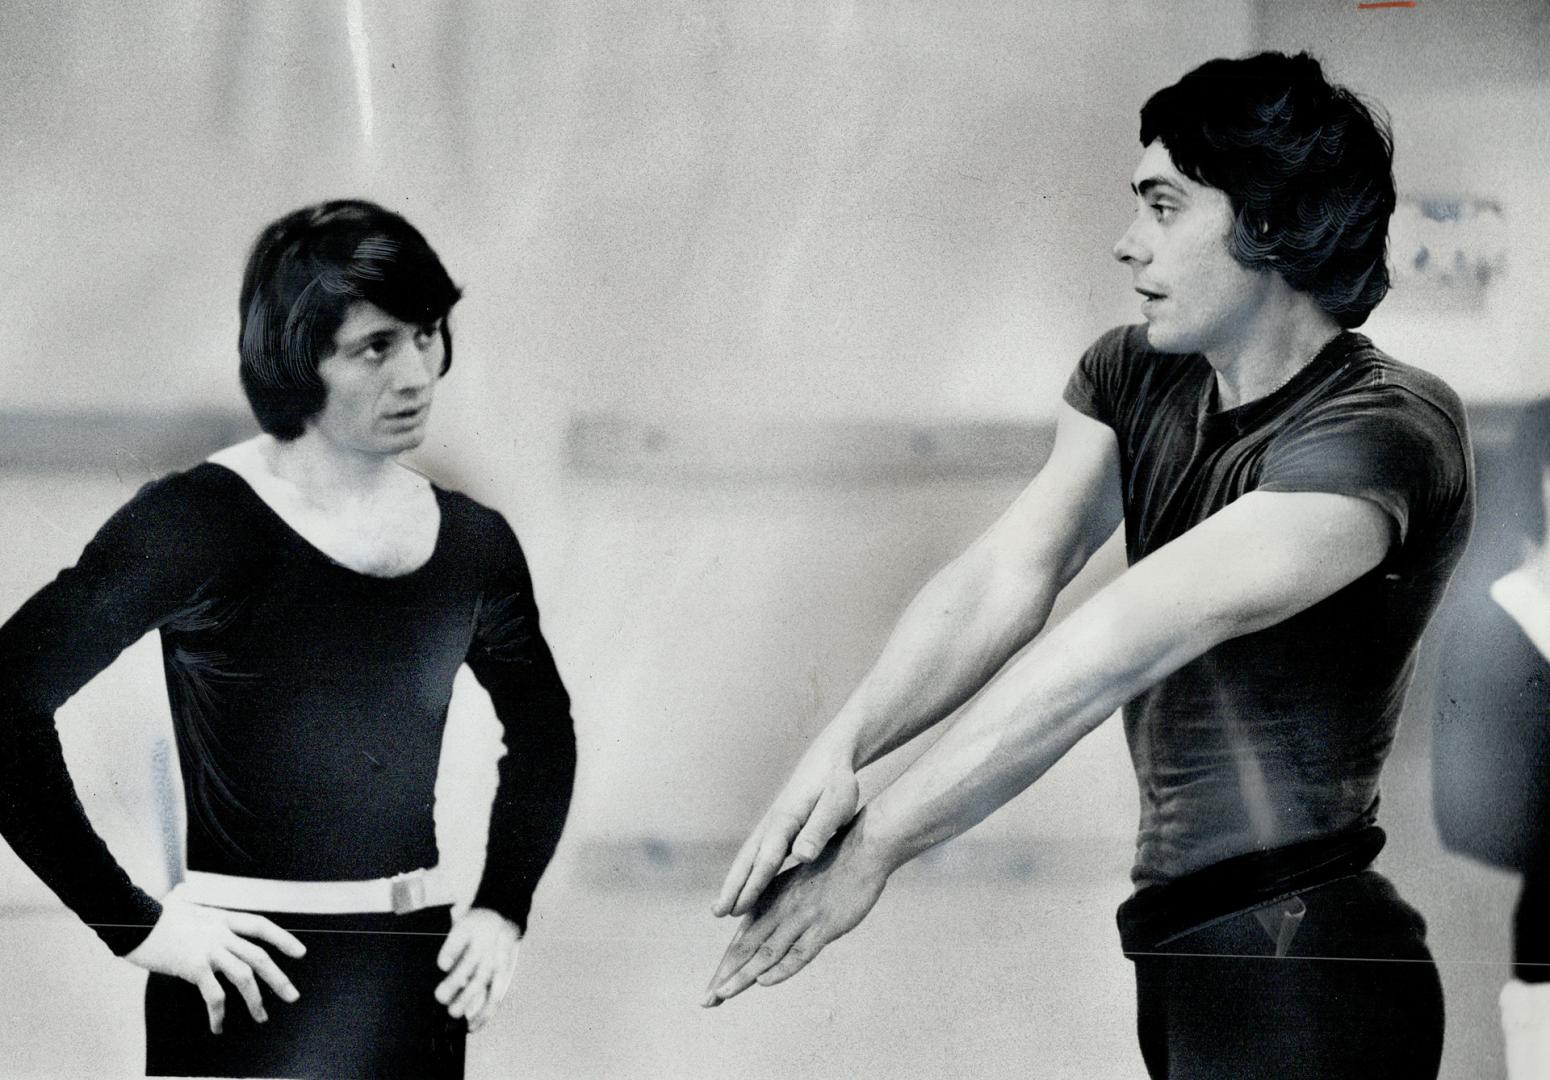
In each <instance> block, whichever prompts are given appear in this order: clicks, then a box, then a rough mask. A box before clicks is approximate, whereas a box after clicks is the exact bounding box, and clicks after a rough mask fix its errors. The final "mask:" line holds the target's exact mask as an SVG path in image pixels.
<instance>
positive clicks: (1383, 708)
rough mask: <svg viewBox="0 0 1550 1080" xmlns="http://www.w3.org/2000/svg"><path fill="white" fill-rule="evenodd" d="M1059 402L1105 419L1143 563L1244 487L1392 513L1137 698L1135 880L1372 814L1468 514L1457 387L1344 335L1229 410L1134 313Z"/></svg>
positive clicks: (1095, 349)
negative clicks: (1309, 592)
mask: <svg viewBox="0 0 1550 1080" xmlns="http://www.w3.org/2000/svg"><path fill="white" fill-rule="evenodd" d="M1065 400H1066V401H1067V402H1068V403H1069V404H1070V405H1071V406H1072V407H1074V408H1076V409H1077V410H1078V411H1080V412H1082V413H1084V414H1086V415H1088V416H1091V417H1093V418H1094V419H1096V420H1099V421H1101V422H1103V423H1104V424H1107V425H1108V426H1109V427H1111V428H1113V429H1114V432H1115V435H1116V437H1117V439H1118V442H1119V452H1120V473H1121V483H1122V487H1123V495H1124V507H1125V547H1126V554H1127V557H1128V559H1129V561H1130V562H1131V563H1132V564H1134V563H1135V562H1137V561H1139V560H1140V559H1143V558H1145V557H1146V556H1147V555H1148V554H1150V553H1151V552H1153V551H1155V550H1157V549H1158V548H1160V547H1162V546H1163V545H1164V544H1166V543H1168V542H1169V541H1170V540H1173V539H1175V538H1177V537H1178V536H1180V535H1182V534H1183V533H1185V532H1187V531H1188V530H1189V529H1191V528H1193V527H1194V526H1195V525H1197V524H1199V523H1200V522H1201V521H1204V520H1205V519H1206V518H1207V517H1209V516H1210V515H1212V514H1214V513H1215V512H1216V511H1218V510H1220V509H1221V508H1222V507H1224V506H1226V505H1228V504H1229V503H1231V502H1232V501H1234V500H1235V499H1237V498H1239V497H1240V496H1242V495H1244V494H1246V493H1248V492H1250V491H1282V492H1313V491H1319V492H1330V493H1334V494H1341V495H1350V496H1354V497H1357V498H1362V499H1367V500H1369V501H1371V502H1373V503H1374V504H1376V505H1377V506H1379V507H1380V508H1382V509H1383V511H1384V512H1385V513H1386V514H1387V515H1388V516H1389V517H1390V519H1391V520H1392V521H1393V524H1394V530H1393V536H1394V541H1393V543H1392V545H1391V546H1390V549H1389V551H1388V554H1387V555H1386V556H1385V557H1384V559H1383V561H1382V562H1381V563H1380V564H1379V565H1378V566H1376V567H1375V568H1373V569H1372V570H1371V571H1369V572H1368V573H1366V574H1364V575H1362V576H1361V577H1360V578H1358V579H1357V580H1356V581H1354V582H1352V583H1351V584H1349V585H1347V586H1346V587H1344V588H1342V589H1340V590H1339V591H1337V592H1335V593H1334V594H1333V595H1331V596H1329V597H1326V598H1325V599H1324V600H1322V601H1320V602H1319V603H1317V604H1314V605H1313V606H1312V607H1309V608H1308V609H1306V610H1305V611H1303V612H1301V613H1299V614H1297V615H1295V616H1293V617H1292V618H1290V619H1287V620H1285V621H1283V622H1281V623H1279V624H1277V625H1275V626H1271V627H1269V628H1267V629H1265V630H1261V631H1258V632H1256V633H1252V634H1246V635H1243V636H1241V637H1238V638H1234V639H1232V640H1229V641H1226V642H1223V643H1222V644H1220V645H1218V646H1216V647H1215V648H1213V649H1211V650H1210V651H1208V652H1206V653H1205V654H1203V655H1202V656H1200V657H1199V658H1197V659H1196V660H1194V661H1193V662H1191V663H1189V664H1187V665H1185V666H1184V667H1182V668H1180V669H1179V670H1178V671H1176V672H1175V673H1174V674H1172V675H1170V676H1169V677H1167V678H1166V679H1163V680H1162V681H1161V682H1159V683H1157V684H1156V685H1154V686H1153V687H1151V688H1150V689H1148V690H1146V691H1145V692H1143V693H1142V694H1140V695H1138V696H1137V697H1136V698H1135V699H1134V700H1132V701H1130V702H1129V703H1128V704H1127V705H1126V707H1125V709H1124V717H1125V733H1126V738H1127V740H1128V742H1129V745H1130V753H1131V758H1132V761H1133V762H1134V764H1135V769H1136V776H1137V779H1138V781H1139V783H1140V787H1141V824H1140V833H1139V836H1138V838H1137V850H1136V863H1135V867H1134V869H1133V871H1132V877H1133V878H1134V880H1135V882H1136V884H1137V885H1148V884H1156V883H1161V882H1164V881H1169V880H1172V879H1175V878H1177V877H1180V876H1182V875H1184V874H1187V873H1191V872H1193V871H1195V870H1198V869H1201V868H1203V867H1205V866H1209V865H1211V864H1213V863H1216V862H1219V861H1221V860H1222V859H1225V858H1230V857H1232V856H1235V855H1241V854H1245V853H1247V852H1251V851H1264V850H1269V849H1272V848H1276V847H1280V846H1283V845H1286V844H1291V843H1295V842H1298V841H1302V840H1308V839H1313V838H1316V837H1321V836H1327V835H1331V834H1333V833H1336V832H1339V831H1341V830H1344V829H1348V828H1353V827H1356V826H1360V825H1363V824H1370V823H1371V822H1372V821H1373V820H1374V817H1375V814H1376V811H1377V802H1378V774H1379V771H1380V770H1381V768H1382V765H1383V761H1384V758H1385V757H1386V756H1387V754H1388V751H1389V748H1390V746H1391V744H1392V742H1393V737H1394V731H1395V728H1396V726H1397V724H1398V722H1399V714H1400V708H1401V706H1402V705H1403V702H1404V695H1405V690H1406V688H1407V686H1408V685H1409V682H1410V677H1411V674H1412V671H1413V668H1414V661H1415V651H1416V645H1417V643H1418V641H1419V639H1420V637H1421V633H1422V631H1423V630H1424V629H1425V627H1426V624H1427V621H1428V620H1429V619H1430V617H1431V615H1432V612H1433V611H1434V610H1435V609H1436V607H1437V604H1438V602H1439V600H1440V599H1441V596H1442V593H1443V590H1444V589H1445V588H1446V586H1447V582H1448V578H1449V576H1450V575H1451V574H1452V572H1453V568H1454V566H1455V565H1456V564H1457V562H1458V559H1459V556H1460V555H1461V554H1462V552H1463V548H1464V544H1465V542H1466V540H1467V539H1468V535H1469V529H1470V525H1471V521H1472V517H1473V500H1472V496H1471V462H1470V452H1469V442H1468V436H1467V434H1466V427H1465V422H1464V411H1463V407H1462V405H1461V404H1460V403H1459V400H1458V397H1457V395H1455V394H1454V393H1453V391H1452V390H1451V389H1449V388H1448V387H1447V385H1446V384H1444V383H1443V382H1442V381H1441V380H1440V379H1438V378H1436V377H1435V376H1432V375H1429V374H1427V373H1426V372H1423V371H1420V370H1418V369H1416V368H1413V367H1409V366H1407V365H1405V364H1401V363H1399V362H1397V361H1395V360H1394V359H1392V358H1391V357H1389V356H1387V355H1386V354H1384V353H1383V352H1381V351H1380V350H1379V349H1377V348H1376V347H1375V346H1374V345H1373V344H1372V342H1371V341H1369V340H1368V339H1367V338H1365V337H1363V336H1362V335H1361V334H1356V333H1352V332H1342V333H1341V334H1339V335H1338V336H1337V337H1335V338H1334V339H1333V340H1332V341H1331V342H1330V343H1329V344H1328V345H1327V346H1325V348H1324V349H1322V350H1321V351H1320V352H1319V354H1318V356H1316V357H1315V358H1314V359H1313V360H1312V361H1311V362H1310V363H1309V364H1307V365H1306V366H1305V367H1304V368H1303V369H1302V370H1300V371H1299V372H1298V373H1297V374H1296V375H1295V376H1293V377H1292V379H1291V380H1290V381H1289V382H1288V383H1287V384H1286V385H1284V386H1282V387H1281V388H1280V389H1279V390H1277V391H1275V392H1274V393H1272V394H1269V395H1267V396H1265V397H1263V398H1259V399H1257V400H1255V401H1251V402H1249V403H1247V404H1245V405H1242V406H1239V407H1237V408H1234V409H1221V408H1219V407H1218V401H1217V397H1216V378H1215V373H1214V371H1213V370H1212V368H1211V366H1210V364H1209V363H1207V361H1206V360H1205V358H1204V357H1202V356H1200V355H1198V354H1187V355H1186V354H1174V353H1162V352H1158V351H1156V350H1155V349H1152V348H1151V347H1150V346H1149V345H1148V344H1147V341H1146V330H1145V327H1144V326H1128V327H1121V328H1118V329H1115V330H1112V331H1110V332H1109V333H1107V334H1105V335H1104V336H1103V337H1101V338H1099V339H1098V341H1097V342H1096V343H1095V344H1094V345H1093V346H1092V347H1091V348H1090V349H1089V350H1088V351H1087V353H1086V354H1085V355H1084V356H1083V357H1082V360H1081V362H1080V364H1079V365H1078V366H1077V369H1076V371H1075V372H1074V373H1073V374H1072V376H1071V379H1070V381H1069V383H1068V384H1067V386H1066V391H1065ZM1205 584H1206V583H1202V587H1203V588H1204V587H1205Z"/></svg>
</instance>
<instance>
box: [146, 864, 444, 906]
mask: <svg viewBox="0 0 1550 1080" xmlns="http://www.w3.org/2000/svg"><path fill="white" fill-rule="evenodd" d="M172 895H173V896H176V897H177V898H178V899H180V900H187V901H189V902H190V903H194V904H204V905H205V906H206V907H218V908H233V909H237V910H241V911H283V912H288V913H290V914H293V915H361V914H369V913H373V912H392V913H393V914H395V915H407V914H408V913H409V912H411V911H419V910H420V909H421V908H428V907H436V906H438V905H442V904H451V903H452V902H453V899H454V897H453V896H452V889H451V888H450V885H449V883H448V882H447V880H446V875H445V874H443V873H442V871H441V868H440V867H439V866H433V867H431V868H430V869H429V870H411V871H410V872H409V873H407V874H398V875H396V876H394V877H387V878H371V879H370V880H367V881H278V880H276V879H273V878H253V877H239V876H237V875H235V874H211V873H206V872H205V871H203V870H189V871H188V872H187V873H186V874H185V876H184V878H183V880H182V881H181V882H179V883H178V884H177V886H176V887H174V888H173V890H172Z"/></svg>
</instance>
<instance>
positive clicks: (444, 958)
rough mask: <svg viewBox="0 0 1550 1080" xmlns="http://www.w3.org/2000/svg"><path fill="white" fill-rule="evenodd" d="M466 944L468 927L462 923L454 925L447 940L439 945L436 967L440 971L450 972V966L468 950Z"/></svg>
mask: <svg viewBox="0 0 1550 1080" xmlns="http://www.w3.org/2000/svg"><path fill="white" fill-rule="evenodd" d="M468 942H469V937H468V927H467V926H466V925H465V924H464V923H462V922H458V923H454V924H453V926H452V930H451V932H450V933H448V934H447V940H446V941H444V942H442V943H441V951H440V952H438V953H437V954H436V966H437V967H439V968H440V969H441V970H442V971H451V970H452V965H453V964H455V963H457V961H458V958H459V957H461V956H462V955H463V952H464V950H466V949H467V948H468Z"/></svg>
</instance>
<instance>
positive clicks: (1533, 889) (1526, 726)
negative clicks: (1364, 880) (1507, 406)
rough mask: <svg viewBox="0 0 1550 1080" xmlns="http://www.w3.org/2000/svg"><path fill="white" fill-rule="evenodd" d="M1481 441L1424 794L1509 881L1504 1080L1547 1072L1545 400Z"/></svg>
mask: <svg viewBox="0 0 1550 1080" xmlns="http://www.w3.org/2000/svg"><path fill="white" fill-rule="evenodd" d="M1498 424H1499V426H1500V427H1504V428H1506V429H1507V430H1508V431H1509V432H1510V433H1509V434H1507V435H1506V437H1505V438H1503V439H1496V440H1490V439H1487V440H1486V441H1484V442H1483V443H1482V444H1481V447H1480V458H1479V463H1478V467H1479V470H1480V485H1479V495H1480V504H1479V515H1478V518H1477V521H1478V526H1477V531H1476V538H1475V541H1474V542H1473V544H1472V545H1471V548H1470V554H1469V557H1468V559H1467V561H1466V563H1465V565H1464V567H1463V569H1462V570H1461V572H1460V575H1459V578H1458V579H1457V581H1456V583H1455V587H1454V591H1453V593H1452V594H1451V599H1450V603H1449V607H1450V609H1451V610H1450V611H1449V619H1448V624H1447V628H1446V630H1445V632H1444V635H1443V646H1442V659H1441V662H1440V663H1439V665H1438V696H1437V723H1436V735H1435V739H1436V744H1435V746H1434V755H1435V790H1436V813H1437V824H1438V829H1439V831H1440V833H1441V835H1442V840H1443V842H1444V843H1445V844H1447V846H1448V847H1449V848H1451V849H1452V850H1454V851H1457V852H1460V853H1462V854H1465V855H1469V856H1472V857H1474V858H1477V859H1480V860H1482V861H1483V862H1485V863H1488V864H1490V865H1492V866H1497V867H1502V868H1505V869H1508V870H1512V871H1515V872H1517V873H1519V874H1521V875H1522V886H1521V888H1520V890H1519V892H1518V897H1517V905H1516V908H1515V910H1514V912H1513V917H1512V927H1511V941H1512V960H1513V965H1512V978H1511V979H1510V980H1509V981H1508V983H1507V985H1506V986H1505V987H1504V988H1503V990H1502V996H1501V1007H1502V1027H1503V1031H1504V1034H1505V1036H1506V1046H1507V1064H1508V1075H1509V1076H1510V1077H1511V1078H1512V1080H1527V1078H1530V1077H1532V1078H1535V1080H1543V1078H1545V1077H1550V399H1541V400H1538V401H1535V402H1531V403H1530V404H1528V405H1527V406H1524V407H1522V408H1521V409H1515V410H1512V411H1510V412H1509V413H1508V414H1507V415H1506V416H1504V417H1502V418H1501V420H1500V421H1499V422H1498Z"/></svg>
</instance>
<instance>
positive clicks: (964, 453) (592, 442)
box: [565, 413, 1054, 484]
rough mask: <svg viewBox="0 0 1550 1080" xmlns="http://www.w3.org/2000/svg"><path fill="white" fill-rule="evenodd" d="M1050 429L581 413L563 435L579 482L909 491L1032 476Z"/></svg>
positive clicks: (1016, 424)
mask: <svg viewBox="0 0 1550 1080" xmlns="http://www.w3.org/2000/svg"><path fill="white" fill-rule="evenodd" d="M1053 441H1054V425H1053V424H1050V423H1047V422H1037V421H1018V420H985V421H956V422H934V423H933V422H910V421H905V420H898V421H890V420H734V419H717V420H709V421H707V420H701V419H696V420H685V421H681V422H671V421H666V420H657V419H647V418H642V417H635V416H627V415H621V414H611V413H582V414H580V415H578V416H576V417H575V418H574V419H573V420H572V421H571V424H570V428H569V430H568V431H567V433H566V445H565V463H566V467H567V470H568V471H569V472H570V473H571V474H572V475H574V476H579V477H587V478H593V479H599V480H629V481H638V482H655V483H670V484H671V483H717V482H723V483H738V482H759V481H768V482H791V483H825V482H832V483H857V482H870V483H911V482H915V481H924V480H939V479H995V478H1001V477H1010V478H1015V477H1030V476H1032V475H1033V472H1034V471H1035V470H1036V469H1037V468H1038V467H1039V464H1040V463H1041V462H1043V460H1044V459H1045V457H1046V456H1048V454H1049V448H1050V446H1051V444H1052V443H1053Z"/></svg>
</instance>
